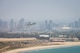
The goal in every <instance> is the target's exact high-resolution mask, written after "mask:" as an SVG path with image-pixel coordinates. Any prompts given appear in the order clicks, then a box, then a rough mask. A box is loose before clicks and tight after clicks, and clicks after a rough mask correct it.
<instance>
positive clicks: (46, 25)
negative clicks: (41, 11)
mask: <svg viewBox="0 0 80 53" xmlns="http://www.w3.org/2000/svg"><path fill="white" fill-rule="evenodd" d="M45 30H48V21H47V20H45Z"/></svg>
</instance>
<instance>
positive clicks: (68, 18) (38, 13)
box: [0, 0, 80, 23]
mask: <svg viewBox="0 0 80 53" xmlns="http://www.w3.org/2000/svg"><path fill="white" fill-rule="evenodd" d="M79 5H80V0H0V7H1V9H0V19H2V20H7V21H9V20H11V19H14V20H15V21H16V22H17V21H18V20H20V19H21V18H24V19H25V20H26V21H44V20H52V21H54V23H71V22H73V21H76V20H77V19H79V18H80V15H79V14H80V6H79Z"/></svg>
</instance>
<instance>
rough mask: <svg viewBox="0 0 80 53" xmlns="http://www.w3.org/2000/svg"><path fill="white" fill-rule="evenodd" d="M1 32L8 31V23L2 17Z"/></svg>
mask: <svg viewBox="0 0 80 53" xmlns="http://www.w3.org/2000/svg"><path fill="white" fill-rule="evenodd" d="M0 32H8V23H7V22H6V21H2V20H1V19H0Z"/></svg>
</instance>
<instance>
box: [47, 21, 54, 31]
mask: <svg viewBox="0 0 80 53" xmlns="http://www.w3.org/2000/svg"><path fill="white" fill-rule="evenodd" d="M52 28H53V22H52V20H49V23H48V29H49V30H52Z"/></svg>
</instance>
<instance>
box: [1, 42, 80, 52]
mask: <svg viewBox="0 0 80 53" xmlns="http://www.w3.org/2000/svg"><path fill="white" fill-rule="evenodd" d="M53 43H54V42H53ZM61 43H63V44H62V45H48V46H35V47H29V48H20V49H14V50H10V51H6V52H3V53H20V52H23V51H31V50H40V49H48V48H62V47H71V46H80V42H61Z"/></svg>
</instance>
